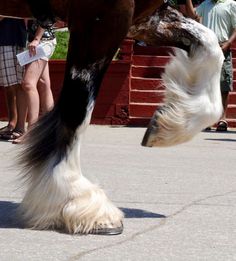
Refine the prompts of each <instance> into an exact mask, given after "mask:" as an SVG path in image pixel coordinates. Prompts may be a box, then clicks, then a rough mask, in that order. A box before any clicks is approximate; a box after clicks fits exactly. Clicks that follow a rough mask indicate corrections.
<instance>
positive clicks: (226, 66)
mask: <svg viewBox="0 0 236 261" xmlns="http://www.w3.org/2000/svg"><path fill="white" fill-rule="evenodd" d="M220 88H221V92H230V91H232V90H233V66H232V53H231V52H227V53H225V60H224V63H223V66H222V70H221V76H220Z"/></svg>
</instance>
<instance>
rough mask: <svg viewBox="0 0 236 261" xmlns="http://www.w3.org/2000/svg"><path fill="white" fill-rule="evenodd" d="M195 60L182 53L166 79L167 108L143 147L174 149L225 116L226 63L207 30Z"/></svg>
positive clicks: (159, 113) (156, 117)
mask: <svg viewBox="0 0 236 261" xmlns="http://www.w3.org/2000/svg"><path fill="white" fill-rule="evenodd" d="M196 26H197V27H198V28H199V27H200V29H201V30H202V32H201V37H200V39H201V43H202V44H203V45H200V46H199V47H197V48H196V50H194V51H193V52H192V55H191V56H188V54H187V53H186V52H185V51H183V50H180V49H176V50H175V55H174V56H172V59H171V61H170V62H169V64H167V65H166V67H165V72H164V74H163V75H162V80H163V85H164V86H165V88H166V91H165V98H164V105H163V106H162V107H161V108H160V109H158V110H157V111H155V113H154V115H153V117H152V119H151V121H150V124H149V126H148V129H147V131H146V133H145V135H144V138H143V141H142V145H143V146H149V147H152V146H172V145H176V144H180V143H183V142H186V141H189V140H190V139H192V138H193V137H194V136H195V135H196V134H197V133H199V132H200V131H202V130H203V129H204V128H206V127H208V126H211V125H213V124H214V123H215V122H217V121H218V119H219V118H220V117H221V115H222V101H221V93H220V73H221V68H222V63H223V60H224V56H223V53H222V51H221V48H220V46H219V44H218V41H217V38H216V36H215V34H214V33H213V32H212V31H211V30H209V29H207V28H206V27H204V26H202V25H200V24H196Z"/></svg>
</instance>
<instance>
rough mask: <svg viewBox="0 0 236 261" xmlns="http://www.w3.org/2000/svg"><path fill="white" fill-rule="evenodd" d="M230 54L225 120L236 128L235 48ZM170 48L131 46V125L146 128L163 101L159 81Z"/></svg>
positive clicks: (170, 50)
mask: <svg viewBox="0 0 236 261" xmlns="http://www.w3.org/2000/svg"><path fill="white" fill-rule="evenodd" d="M232 51H233V52H232V53H233V57H234V58H233V66H234V68H235V69H234V73H233V76H234V79H235V80H234V82H233V89H234V91H233V92H231V93H230V97H229V105H228V109H227V118H228V122H229V126H230V127H236V47H235V48H234V49H233V50H232ZM170 53H173V50H172V48H171V47H144V46H134V55H133V65H132V69H131V90H130V108H129V109H130V110H129V113H130V115H129V118H130V124H131V125H135V126H146V125H147V124H148V122H149V120H150V118H151V116H152V115H153V112H154V111H155V110H156V109H157V107H158V106H161V104H162V102H163V94H164V87H163V86H162V81H161V79H160V77H161V74H162V73H163V71H164V66H165V64H166V63H167V62H168V61H169V60H170Z"/></svg>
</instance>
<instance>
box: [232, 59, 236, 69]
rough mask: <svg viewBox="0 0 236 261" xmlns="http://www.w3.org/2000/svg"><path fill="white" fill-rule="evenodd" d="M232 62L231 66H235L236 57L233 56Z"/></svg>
mask: <svg viewBox="0 0 236 261" xmlns="http://www.w3.org/2000/svg"><path fill="white" fill-rule="evenodd" d="M232 62H233V68H236V58H233V59H232Z"/></svg>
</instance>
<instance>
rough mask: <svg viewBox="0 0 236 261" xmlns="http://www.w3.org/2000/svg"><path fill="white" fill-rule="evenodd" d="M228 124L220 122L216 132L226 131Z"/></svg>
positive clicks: (223, 121)
mask: <svg viewBox="0 0 236 261" xmlns="http://www.w3.org/2000/svg"><path fill="white" fill-rule="evenodd" d="M227 129H228V122H227V121H225V120H220V121H219V122H218V124H217V126H216V131H227Z"/></svg>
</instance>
